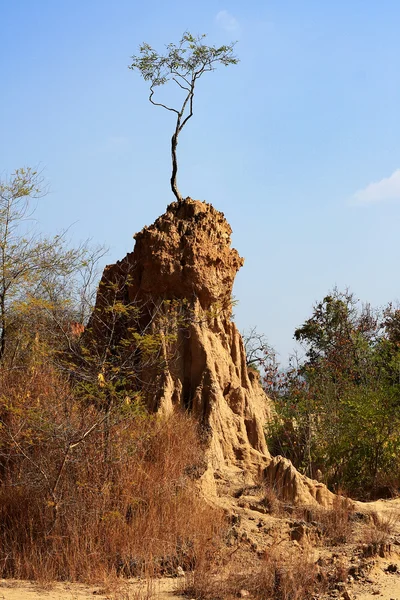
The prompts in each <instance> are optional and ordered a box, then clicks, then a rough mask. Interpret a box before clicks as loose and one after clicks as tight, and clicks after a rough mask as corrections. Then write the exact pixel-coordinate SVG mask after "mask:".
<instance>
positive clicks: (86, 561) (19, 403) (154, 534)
mask: <svg viewBox="0 0 400 600" xmlns="http://www.w3.org/2000/svg"><path fill="white" fill-rule="evenodd" d="M3 378H4V377H3ZM0 383H1V384H3V386H4V387H2V388H1V390H4V389H7V397H6V398H4V396H3V397H2V396H1V390H0V413H1V419H2V424H3V425H2V427H1V428H0V476H1V483H0V535H1V541H2V543H1V547H0V577H15V578H22V579H31V580H36V581H40V582H41V583H42V584H46V582H49V581H54V580H72V581H85V582H98V581H101V580H103V579H105V578H107V577H117V576H124V577H129V576H135V575H142V576H149V577H150V576H153V575H159V574H173V573H174V572H176V569H177V567H178V566H181V567H183V568H184V569H185V570H187V569H191V568H193V567H194V566H195V565H196V562H197V560H198V556H199V555H201V554H204V553H206V552H211V553H212V552H214V548H215V547H216V546H217V545H218V541H219V539H220V534H221V531H222V530H223V529H224V527H225V523H224V516H223V514H222V512H219V511H218V510H216V509H213V508H211V507H210V506H208V505H207V504H206V503H205V502H204V501H203V499H202V498H201V497H200V496H199V493H198V488H197V485H196V482H195V481H194V474H196V473H198V472H199V471H200V472H201V468H202V460H203V449H202V447H201V444H200V442H199V436H198V431H197V424H196V423H195V421H194V420H193V419H191V418H190V417H189V416H188V415H186V414H175V415H173V416H171V418H169V419H158V418H155V417H150V416H149V415H142V416H140V417H138V416H137V414H134V415H131V414H130V413H129V412H127V413H126V414H122V415H120V416H119V418H116V419H114V421H113V422H111V423H110V426H109V428H108V429H107V430H105V429H104V428H101V427H99V428H97V429H95V430H93V432H92V433H91V435H90V436H87V438H86V439H85V443H82V444H79V445H77V446H76V447H75V448H74V449H73V451H71V452H70V453H69V454H68V456H66V455H65V448H66V445H67V443H68V440H70V439H71V436H72V439H74V437H73V436H74V435H75V436H76V435H79V432H80V431H82V430H85V428H87V426H88V423H91V422H93V421H95V419H96V418H97V417H98V415H96V411H95V409H94V408H93V407H88V406H82V404H81V403H79V402H78V401H76V400H74V398H73V395H72V394H71V390H70V389H69V387H68V385H67V384H66V383H65V382H63V381H62V380H61V379H60V377H59V376H58V375H56V374H55V373H54V372H52V371H51V369H50V368H41V369H39V368H38V369H36V371H35V372H32V373H29V374H27V375H26V377H25V378H24V376H23V374H18V377H14V376H12V374H11V375H10V376H9V377H8V379H7V381H5V380H4V381H1V382H0ZM64 459H65V460H64ZM63 461H64V462H63ZM61 467H62V468H61ZM54 490H55V491H54ZM121 593H122V592H121Z"/></svg>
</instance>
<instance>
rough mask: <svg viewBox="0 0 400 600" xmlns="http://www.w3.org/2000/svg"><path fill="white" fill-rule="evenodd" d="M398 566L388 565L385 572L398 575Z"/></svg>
mask: <svg viewBox="0 0 400 600" xmlns="http://www.w3.org/2000/svg"><path fill="white" fill-rule="evenodd" d="M397 570H398V569H397V565H395V564H394V563H391V564H390V565H388V566H387V567H386V569H385V571H386V572H387V573H397Z"/></svg>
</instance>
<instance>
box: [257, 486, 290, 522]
mask: <svg viewBox="0 0 400 600" xmlns="http://www.w3.org/2000/svg"><path fill="white" fill-rule="evenodd" d="M260 504H261V505H262V506H264V508H265V509H266V510H267V512H268V513H269V514H271V515H275V516H279V515H282V514H283V512H284V511H283V506H282V502H281V501H280V500H279V497H278V494H277V492H276V490H275V488H274V487H273V486H271V485H268V484H266V483H264V484H263V486H262V498H261V501H260Z"/></svg>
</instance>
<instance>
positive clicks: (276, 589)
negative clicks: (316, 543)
mask: <svg viewBox="0 0 400 600" xmlns="http://www.w3.org/2000/svg"><path fill="white" fill-rule="evenodd" d="M201 567H202V568H197V569H196V570H195V572H194V573H193V574H192V575H191V576H190V577H189V578H188V581H187V582H186V589H185V592H186V594H187V595H188V596H190V597H192V598H195V599H196V600H230V599H233V598H237V597H240V595H241V591H242V590H246V592H247V593H248V595H249V596H250V597H251V598H253V599H254V600H306V599H309V598H312V597H315V596H316V595H317V594H320V593H323V592H325V591H326V590H327V589H329V587H331V586H332V585H333V584H334V583H336V582H337V581H339V580H340V581H343V580H345V579H346V577H347V571H346V570H344V569H342V568H341V566H340V565H339V566H338V567H334V568H330V569H328V568H326V567H324V568H322V567H320V566H319V565H318V564H317V563H316V562H315V559H314V558H313V557H312V555H311V554H309V553H308V552H307V551H303V552H300V551H299V550H298V549H296V550H293V549H292V550H288V549H286V550H284V551H283V550H281V549H279V548H278V547H274V546H272V547H271V548H270V549H269V550H268V551H267V552H266V553H265V555H264V557H263V559H262V560H261V561H260V562H259V564H258V565H257V566H256V567H255V568H253V569H252V570H250V571H247V572H245V573H240V572H238V571H240V567H239V566H238V565H231V567H230V570H228V571H227V572H224V573H222V572H217V573H216V572H214V573H212V572H211V571H210V569H209V568H208V569H207V566H206V565H202V566H201Z"/></svg>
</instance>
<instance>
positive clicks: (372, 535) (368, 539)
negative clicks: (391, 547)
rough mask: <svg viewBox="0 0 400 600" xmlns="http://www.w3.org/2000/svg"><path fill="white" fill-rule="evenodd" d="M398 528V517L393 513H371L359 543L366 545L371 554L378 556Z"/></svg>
mask: <svg viewBox="0 0 400 600" xmlns="http://www.w3.org/2000/svg"><path fill="white" fill-rule="evenodd" d="M398 526H399V516H398V513H396V512H395V511H390V512H388V513H387V514H378V513H377V512H372V513H371V519H370V521H369V522H368V523H367V524H366V525H365V526H364V527H363V529H362V533H361V542H362V543H363V544H367V546H368V547H369V549H370V552H371V554H378V553H379V551H380V550H381V549H384V547H385V546H386V545H388V544H389V542H390V540H391V538H392V536H393V535H394V534H395V533H396V531H397V528H398Z"/></svg>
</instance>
